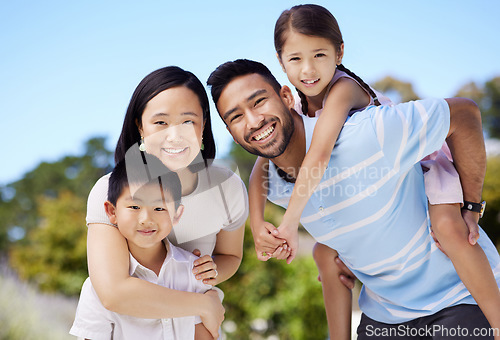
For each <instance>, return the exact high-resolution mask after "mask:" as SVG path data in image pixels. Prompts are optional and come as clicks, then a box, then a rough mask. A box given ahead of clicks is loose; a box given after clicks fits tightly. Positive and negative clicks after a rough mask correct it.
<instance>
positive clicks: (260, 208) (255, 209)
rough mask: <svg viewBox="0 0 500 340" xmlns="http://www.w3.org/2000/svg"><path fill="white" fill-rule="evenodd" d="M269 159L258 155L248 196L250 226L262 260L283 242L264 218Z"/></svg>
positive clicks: (267, 257)
mask: <svg viewBox="0 0 500 340" xmlns="http://www.w3.org/2000/svg"><path fill="white" fill-rule="evenodd" d="M268 164H269V163H268V161H267V159H265V158H263V157H258V158H257V160H256V161H255V164H254V166H253V169H252V173H251V174H250V181H249V188H248V198H249V207H250V228H251V230H252V235H253V240H254V243H255V252H256V253H257V258H258V259H259V260H261V261H267V260H269V259H270V254H272V253H273V252H274V251H275V250H276V248H278V247H279V246H280V245H282V244H283V240H282V239H278V238H276V237H275V236H274V235H273V234H274V233H276V232H277V231H276V227H275V226H274V225H272V224H271V223H268V222H266V221H265V220H264V210H265V206H266V199H267V189H268V187H267V183H268V177H267V170H268ZM268 254H269V255H268Z"/></svg>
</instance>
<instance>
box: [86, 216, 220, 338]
mask: <svg viewBox="0 0 500 340" xmlns="http://www.w3.org/2000/svg"><path fill="white" fill-rule="evenodd" d="M87 259H88V266H89V274H90V278H91V280H92V285H93V286H94V289H95V290H96V292H97V294H98V296H99V299H100V300H101V302H102V304H103V305H104V307H105V308H107V309H109V310H112V311H114V312H117V313H120V314H126V315H131V316H135V317H140V318H148V319H163V318H174V317H183V316H190V315H200V316H201V319H202V321H203V322H204V323H205V325H206V326H207V328H208V329H209V330H210V331H211V332H212V334H217V332H218V329H219V327H220V324H221V323H222V320H223V319H224V307H223V306H222V304H221V303H220V300H219V298H218V297H217V296H213V295H210V294H199V293H191V292H184V291H179V290H173V289H169V288H165V287H161V286H158V285H156V284H153V283H150V282H147V281H144V280H141V279H138V278H135V277H131V276H130V275H129V271H128V268H129V252H128V247H127V243H126V241H125V238H124V237H123V236H122V235H121V234H120V232H119V231H118V229H117V228H115V227H112V226H109V225H106V224H91V225H89V228H88V238H87Z"/></svg>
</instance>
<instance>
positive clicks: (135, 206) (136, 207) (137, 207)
mask: <svg viewBox="0 0 500 340" xmlns="http://www.w3.org/2000/svg"><path fill="white" fill-rule="evenodd" d="M128 208H129V209H132V210H139V209H141V208H140V207H139V206H137V205H130V206H129V207H128Z"/></svg>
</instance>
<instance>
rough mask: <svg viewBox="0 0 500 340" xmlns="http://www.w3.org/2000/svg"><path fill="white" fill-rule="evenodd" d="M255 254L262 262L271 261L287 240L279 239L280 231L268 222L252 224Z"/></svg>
mask: <svg viewBox="0 0 500 340" xmlns="http://www.w3.org/2000/svg"><path fill="white" fill-rule="evenodd" d="M250 227H251V229H252V235H253V241H254V243H255V252H256V253H257V259H259V260H260V261H267V260H269V259H270V258H271V257H272V255H273V254H274V253H275V251H276V250H277V249H278V248H279V247H280V246H282V245H283V243H285V240H283V239H280V238H277V237H276V235H277V234H278V230H277V229H276V227H275V226H274V225H272V224H271V223H269V222H266V221H260V222H256V223H250Z"/></svg>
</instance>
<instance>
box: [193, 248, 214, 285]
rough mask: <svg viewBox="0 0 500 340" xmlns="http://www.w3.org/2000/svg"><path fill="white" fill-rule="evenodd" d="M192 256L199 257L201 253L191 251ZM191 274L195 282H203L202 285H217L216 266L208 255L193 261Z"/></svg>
mask: <svg viewBox="0 0 500 340" xmlns="http://www.w3.org/2000/svg"><path fill="white" fill-rule="evenodd" d="M193 254H195V255H196V256H200V255H201V252H200V251H199V250H198V249H195V250H194V251H193ZM193 274H194V275H195V277H196V279H197V280H203V283H205V284H207V285H211V286H214V285H215V284H216V283H217V280H216V278H217V276H219V273H218V272H217V264H216V263H215V262H214V259H213V258H212V257H211V256H210V255H204V256H202V257H200V258H199V259H197V260H196V261H194V267H193Z"/></svg>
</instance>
